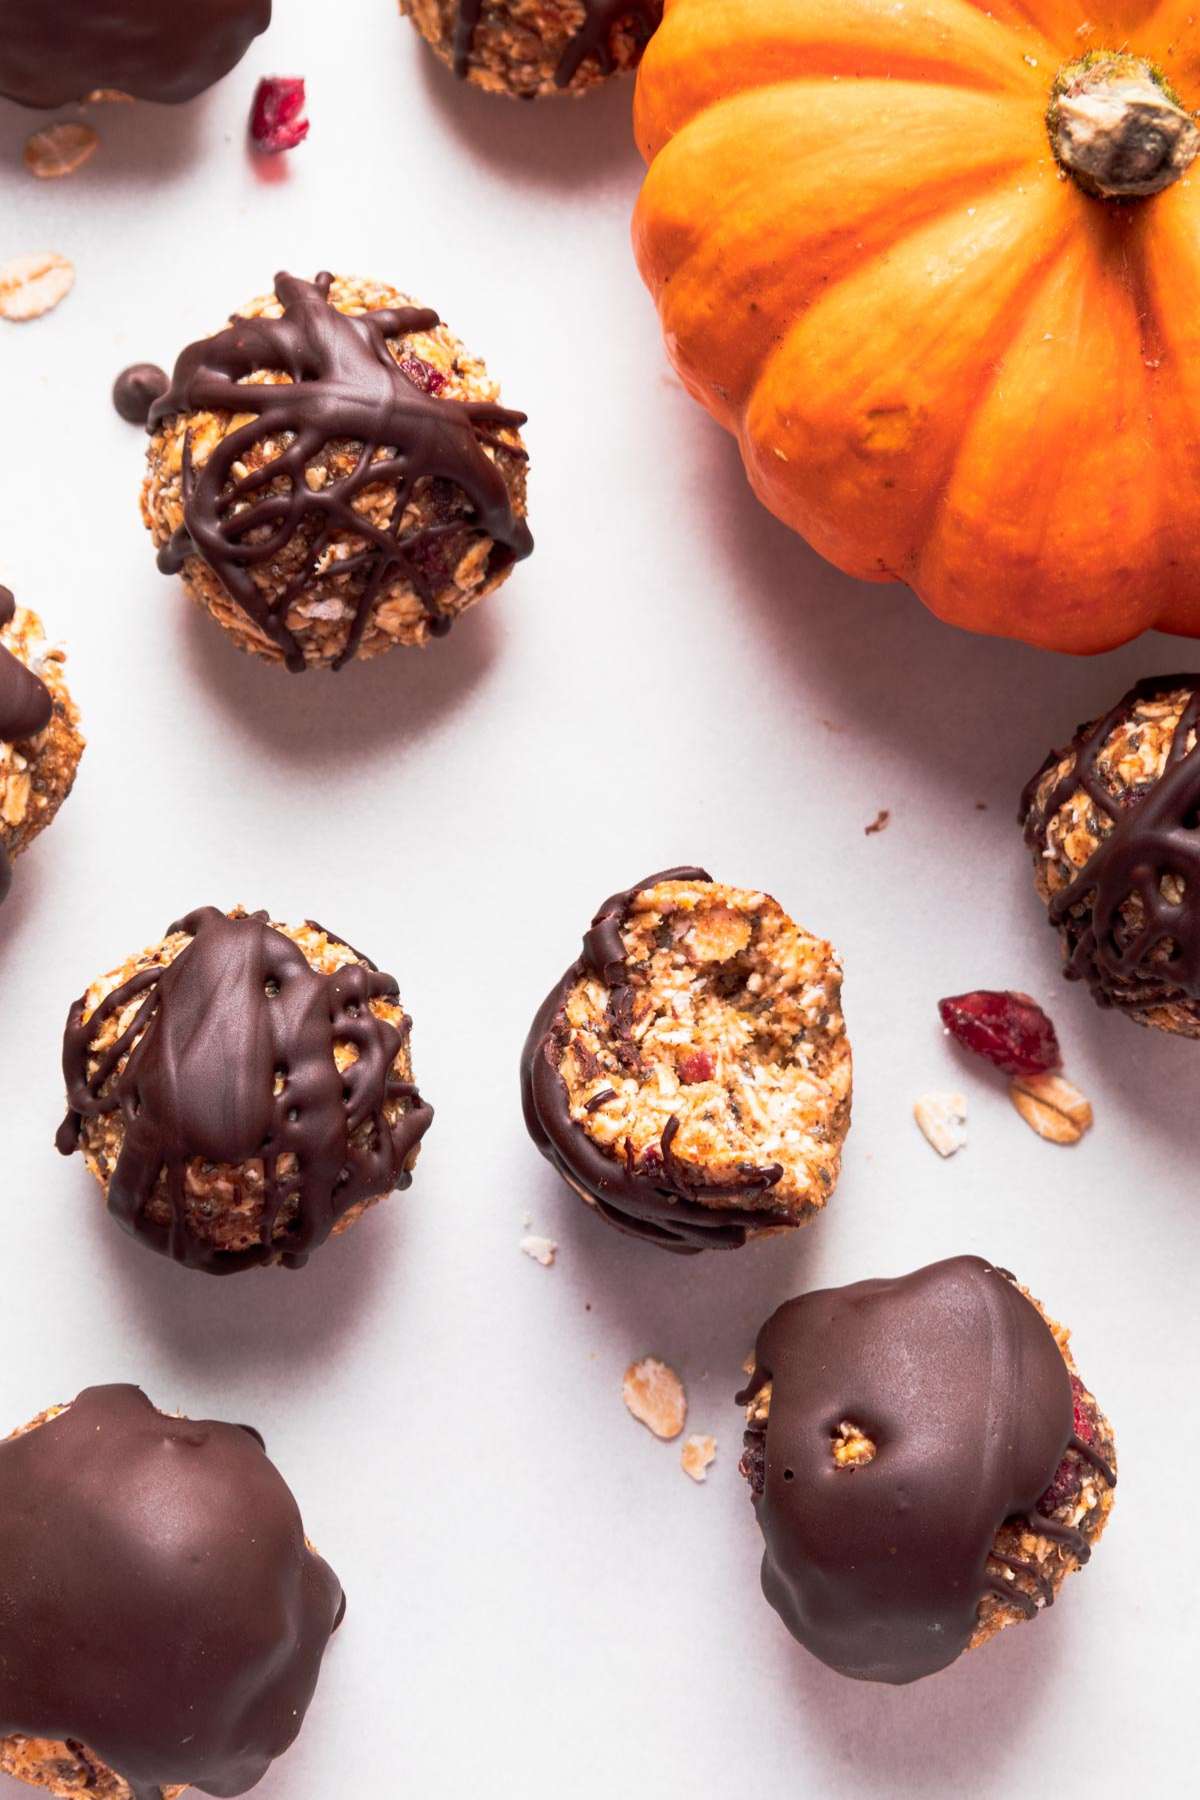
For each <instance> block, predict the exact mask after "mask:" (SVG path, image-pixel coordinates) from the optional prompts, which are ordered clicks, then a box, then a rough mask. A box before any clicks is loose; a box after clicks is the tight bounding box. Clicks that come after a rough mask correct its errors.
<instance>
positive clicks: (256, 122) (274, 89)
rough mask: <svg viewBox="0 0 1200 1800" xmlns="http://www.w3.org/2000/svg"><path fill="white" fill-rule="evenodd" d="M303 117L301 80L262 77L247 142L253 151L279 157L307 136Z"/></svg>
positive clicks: (256, 93)
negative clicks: (251, 145) (249, 142)
mask: <svg viewBox="0 0 1200 1800" xmlns="http://www.w3.org/2000/svg"><path fill="white" fill-rule="evenodd" d="M308 123H309V122H308V120H307V119H306V118H305V117H304V77H303V76H302V75H264V76H263V78H262V80H261V81H260V82H259V84H258V88H257V90H256V91H255V95H254V105H253V107H252V109H251V112H250V140H251V142H252V143H253V145H254V148H255V149H256V150H261V151H263V153H264V154H265V155H267V156H278V155H279V153H280V152H281V151H282V150H294V149H295V148H296V145H297V144H302V143H303V142H304V140H305V138H306V137H307V136H308Z"/></svg>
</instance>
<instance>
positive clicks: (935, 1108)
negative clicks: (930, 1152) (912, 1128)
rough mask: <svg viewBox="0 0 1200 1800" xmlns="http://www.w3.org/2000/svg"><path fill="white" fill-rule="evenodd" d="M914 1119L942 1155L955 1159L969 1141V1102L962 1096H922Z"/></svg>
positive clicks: (914, 1112)
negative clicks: (956, 1153)
mask: <svg viewBox="0 0 1200 1800" xmlns="http://www.w3.org/2000/svg"><path fill="white" fill-rule="evenodd" d="M913 1118H914V1119H915V1120H916V1121H917V1124H918V1126H919V1127H920V1130H921V1135H922V1137H923V1138H924V1139H925V1142H926V1143H927V1144H932V1145H933V1148H934V1149H935V1150H936V1151H937V1153H938V1155H939V1156H953V1155H954V1152H955V1151H956V1150H961V1149H962V1147H963V1145H964V1144H965V1143H966V1141H967V1132H966V1124H967V1103H966V1100H965V1099H964V1098H963V1096H962V1095H961V1094H922V1095H921V1098H920V1099H919V1100H918V1101H917V1103H916V1105H915V1106H914V1107H913Z"/></svg>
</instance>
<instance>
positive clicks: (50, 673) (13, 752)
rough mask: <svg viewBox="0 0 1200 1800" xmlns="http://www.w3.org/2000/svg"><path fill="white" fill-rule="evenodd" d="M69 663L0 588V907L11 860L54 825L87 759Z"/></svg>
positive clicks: (32, 615) (9, 880)
mask: <svg viewBox="0 0 1200 1800" xmlns="http://www.w3.org/2000/svg"><path fill="white" fill-rule="evenodd" d="M64 661H65V658H64V656H63V652H62V651H61V650H60V649H58V648H57V647H56V646H54V645H51V644H48V643H47V642H46V637H45V633H44V631H43V629H42V622H41V620H40V619H39V618H38V616H37V614H36V613H32V612H28V611H27V610H26V609H25V608H24V607H19V606H18V605H17V603H16V601H15V599H14V598H13V596H12V594H11V593H10V592H9V590H8V588H6V587H0V900H3V899H4V898H5V896H6V895H7V893H8V891H9V888H10V886H11V884H12V864H13V858H14V857H16V856H19V855H20V854H21V852H22V851H23V850H25V849H27V848H28V846H29V845H30V844H31V843H32V842H33V840H34V838H35V837H37V835H38V833H39V832H41V831H44V830H45V829H46V827H47V825H49V824H50V822H51V820H52V819H53V818H54V816H55V814H56V813H57V811H58V809H59V807H60V806H61V805H62V803H63V801H64V800H65V799H66V797H67V795H68V794H69V793H70V791H71V788H72V786H73V785H74V781H75V771H76V769H77V768H78V766H79V758H80V756H81V755H82V754H83V748H84V744H83V739H82V737H81V736H80V734H79V729H78V727H79V713H78V711H77V709H76V707H75V704H74V702H73V701H72V699H71V695H70V693H69V691H68V689H67V684H66V677H65V674H64V671H63V664H64Z"/></svg>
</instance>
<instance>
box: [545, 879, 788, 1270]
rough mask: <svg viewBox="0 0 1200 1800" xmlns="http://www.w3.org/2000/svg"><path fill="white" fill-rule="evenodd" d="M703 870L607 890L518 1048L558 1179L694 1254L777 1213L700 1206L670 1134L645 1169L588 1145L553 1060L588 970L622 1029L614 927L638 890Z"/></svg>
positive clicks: (754, 1174)
mask: <svg viewBox="0 0 1200 1800" xmlns="http://www.w3.org/2000/svg"><path fill="white" fill-rule="evenodd" d="M711 880H712V876H711V875H709V874H708V873H707V871H706V870H704V869H698V868H690V867H683V868H677V869H664V870H663V871H662V872H661V873H659V874H657V875H648V876H647V877H646V879H645V880H644V881H639V882H637V883H635V885H634V886H633V887H631V888H626V889H625V890H624V891H623V892H621V893H619V894H613V895H612V896H611V897H610V898H609V899H607V900H606V901H605V902H604V904H603V906H601V907H600V909H599V911H598V912H597V914H596V916H595V918H594V919H593V920H592V924H591V929H590V930H589V931H588V932H587V934H586V936H585V937H584V940H583V949H582V952H581V954H580V956H579V957H578V959H577V960H576V961H575V962H573V963H572V964H571V966H570V968H569V969H568V970H567V972H566V974H565V975H564V976H563V978H562V980H561V981H560V982H558V984H557V985H556V986H555V987H554V988H552V989H551V991H550V993H549V994H547V996H546V998H545V1000H544V1001H543V1002H542V1004H541V1006H540V1007H539V1008H538V1011H537V1015H536V1017H535V1018H534V1021H533V1024H532V1026H531V1028H530V1031H529V1036H528V1037H527V1038H526V1040H525V1048H524V1050H523V1052H522V1055H521V1103H522V1106H523V1109H524V1113H525V1125H526V1129H527V1130H528V1132H529V1135H530V1137H531V1138H532V1139H533V1141H534V1143H535V1144H536V1145H537V1147H538V1149H539V1150H540V1151H541V1153H542V1155H543V1156H544V1157H546V1158H547V1160H548V1161H549V1162H551V1163H552V1164H553V1165H554V1167H555V1168H556V1169H557V1170H558V1172H559V1174H560V1175H561V1176H562V1177H563V1179H564V1180H565V1181H568V1182H569V1183H570V1184H571V1185H572V1186H573V1187H575V1188H582V1189H584V1191H585V1192H586V1193H587V1194H588V1195H589V1196H590V1198H591V1200H592V1201H593V1203H594V1204H595V1207H596V1210H597V1211H598V1212H599V1213H600V1214H601V1215H602V1217H603V1218H605V1219H607V1221H608V1223H609V1224H610V1225H615V1226H616V1227H617V1229H618V1230H619V1231H624V1232H626V1233H628V1234H629V1236H631V1237H639V1238H645V1239H649V1240H650V1241H652V1242H653V1243H656V1244H658V1245H659V1246H660V1247H661V1248H662V1249H664V1250H674V1251H677V1252H679V1253H681V1254H684V1255H688V1254H694V1253H696V1252H698V1251H700V1250H707V1249H738V1248H740V1247H741V1246H742V1245H743V1244H744V1243H745V1242H746V1238H747V1234H748V1233H749V1232H751V1231H752V1230H754V1229H756V1228H761V1227H766V1226H771V1225H777V1224H778V1223H779V1218H778V1214H776V1213H771V1212H766V1211H762V1210H755V1208H754V1207H753V1205H752V1204H747V1205H742V1206H725V1205H722V1207H721V1208H720V1210H719V1212H718V1211H715V1210H714V1209H713V1208H712V1207H711V1206H705V1205H702V1204H701V1203H700V1202H699V1201H698V1200H697V1199H696V1198H695V1190H694V1189H693V1188H692V1187H691V1186H690V1185H689V1182H688V1177H687V1171H686V1170H685V1169H683V1168H682V1167H681V1165H680V1164H679V1162H678V1161H677V1160H676V1159H675V1158H674V1157H673V1156H672V1154H671V1140H672V1138H673V1136H674V1133H673V1132H672V1130H671V1127H670V1125H668V1126H667V1128H666V1130H665V1131H664V1133H663V1138H662V1163H661V1166H660V1167H659V1168H658V1170H657V1171H656V1172H655V1174H654V1175H653V1176H652V1175H651V1174H650V1173H649V1171H648V1170H646V1169H645V1168H644V1167H641V1166H634V1167H629V1166H627V1165H626V1164H625V1163H622V1162H618V1161H617V1159H616V1158H615V1157H612V1156H609V1155H608V1154H607V1153H606V1152H605V1151H604V1150H602V1149H601V1148H600V1146H599V1145H597V1144H594V1143H593V1142H592V1140H591V1139H590V1138H589V1137H588V1135H587V1133H586V1132H585V1131H584V1130H583V1129H582V1128H581V1127H580V1126H579V1125H578V1124H576V1122H575V1120H574V1119H573V1118H572V1117H571V1113H570V1108H569V1105H568V1099H567V1089H566V1084H565V1082H564V1081H563V1079H562V1076H561V1075H560V1074H559V1072H558V1068H557V1066H556V1064H555V1060H554V1052H555V1048H556V1036H557V1034H558V1033H559V1032H560V1031H561V1028H562V1014H563V1008H564V1006H565V1005H566V1002H567V999H568V996H569V995H570V992H571V989H572V988H573V987H574V986H575V983H576V982H577V981H578V980H580V979H581V977H583V976H585V975H588V974H593V975H596V976H598V977H599V979H600V980H601V981H603V983H604V984H605V986H606V987H607V988H608V989H609V1002H608V1011H609V1017H610V1019H611V1020H612V1021H613V1024H614V1028H615V1029H616V1030H617V1031H618V1033H620V1032H621V1031H622V1029H623V1030H624V1031H625V1032H627V1031H628V1022H629V1012H630V1008H631V1005H632V991H631V989H630V985H629V981H628V979H627V973H626V964H625V950H624V945H623V943H622V940H621V927H622V925H623V924H624V922H625V919H626V917H627V916H628V912H629V908H630V905H631V903H632V902H633V900H634V899H635V898H636V896H637V895H638V894H640V893H642V892H643V890H644V889H646V888H651V887H656V886H657V885H658V883H659V882H660V881H711ZM781 1174H782V1170H781V1169H780V1168H779V1167H778V1165H777V1164H771V1165H770V1166H769V1167H767V1168H762V1169H756V1168H751V1167H747V1168H746V1170H745V1171H744V1174H743V1178H742V1180H741V1181H739V1182H738V1183H737V1184H736V1186H726V1187H722V1188H716V1187H713V1186H709V1187H706V1189H705V1192H706V1193H707V1194H710V1195H712V1194H722V1195H727V1196H729V1197H730V1198H732V1199H744V1200H745V1201H747V1202H752V1201H753V1198H754V1196H755V1195H756V1194H760V1193H762V1192H764V1191H765V1190H766V1189H767V1188H770V1187H772V1186H773V1185H774V1184H775V1182H777V1181H778V1180H779V1178H780V1175H781Z"/></svg>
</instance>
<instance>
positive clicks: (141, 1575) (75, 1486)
mask: <svg viewBox="0 0 1200 1800" xmlns="http://www.w3.org/2000/svg"><path fill="white" fill-rule="evenodd" d="M0 1591H3V1594H4V1605H3V1607H2V1608H0V1771H3V1773H4V1774H6V1775H12V1776H15V1777H16V1779H17V1780H18V1781H26V1782H29V1784H30V1785H31V1786H33V1787H36V1788H40V1789H41V1790H42V1791H43V1792H48V1793H51V1794H55V1795H57V1796H59V1797H60V1800H75V1797H76V1796H78V1797H79V1800H175V1796H176V1795H178V1794H182V1793H183V1791H184V1789H185V1788H189V1787H195V1788H197V1789H198V1790H199V1791H200V1792H201V1793H205V1794H244V1793H246V1792H247V1790H248V1789H250V1788H252V1787H254V1786H255V1785H256V1784H257V1783H258V1782H259V1781H260V1780H261V1778H262V1777H263V1775H265V1774H266V1772H267V1769H268V1768H269V1767H270V1765H271V1763H272V1762H273V1761H274V1760H275V1758H276V1757H278V1756H281V1755H282V1754H283V1753H284V1751H285V1750H287V1748H288V1747H289V1745H290V1744H291V1743H292V1742H293V1740H294V1739H295V1737H296V1736H297V1734H298V1732H299V1730H300V1727H301V1725H302V1724H303V1722H304V1715H305V1713H306V1711H307V1710H308V1705H309V1702H310V1701H311V1699H312V1697H313V1692H314V1690H315V1688H316V1684H317V1677H318V1675H319V1673H320V1668H321V1659H322V1657H323V1656H324V1654H325V1648H326V1645H327V1644H328V1642H329V1639H330V1637H331V1636H332V1635H333V1633H334V1632H335V1631H336V1629H337V1627H338V1625H339V1624H340V1623H341V1619H342V1615H343V1613H344V1611H345V1599H344V1597H343V1594H342V1589H341V1584H340V1582H339V1581H338V1579H337V1576H336V1575H335V1574H334V1573H333V1570H332V1569H331V1568H330V1567H329V1566H328V1564H327V1563H325V1562H323V1561H322V1560H321V1558H320V1557H319V1556H318V1555H317V1554H316V1552H315V1551H314V1550H313V1548H312V1546H311V1545H310V1544H309V1543H308V1541H307V1540H306V1538H305V1535H304V1526H303V1524H302V1522H301V1519H300V1513H299V1510H298V1509H297V1506H296V1502H295V1500H294V1498H293V1497H292V1494H291V1491H290V1489H289V1488H288V1487H287V1485H286V1483H285V1482H284V1480H283V1477H282V1476H281V1475H280V1473H279V1471H278V1469H276V1467H275V1466H274V1464H273V1463H272V1462H270V1460H269V1459H268V1457H267V1455H266V1451H265V1449H264V1447H263V1441H262V1439H261V1438H260V1437H259V1435H258V1433H257V1432H256V1431H254V1430H253V1429H252V1428H251V1427H250V1426H248V1425H225V1424H219V1423H217V1422H215V1421H213V1420H210V1419H184V1418H175V1417H168V1416H167V1415H166V1414H164V1413H160V1412H158V1411H157V1410H156V1409H155V1407H153V1406H152V1405H151V1403H150V1401H149V1400H147V1398H146V1396H145V1394H143V1393H142V1392H141V1391H140V1389H138V1388H135V1387H125V1386H117V1387H93V1388H88V1389H86V1390H85V1391H84V1392H83V1393H82V1394H80V1395H79V1397H78V1399H76V1400H74V1401H72V1402H71V1404H70V1405H69V1406H56V1407H51V1408H50V1409H49V1410H48V1411H47V1412H44V1413H41V1414H40V1415H39V1416H38V1417H37V1418H36V1419H34V1420H32V1421H31V1422H30V1424H28V1425H26V1426H23V1427H22V1428H21V1429H20V1430H18V1431H15V1432H13V1433H12V1435H11V1436H10V1437H8V1438H6V1439H4V1440H3V1441H0Z"/></svg>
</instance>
